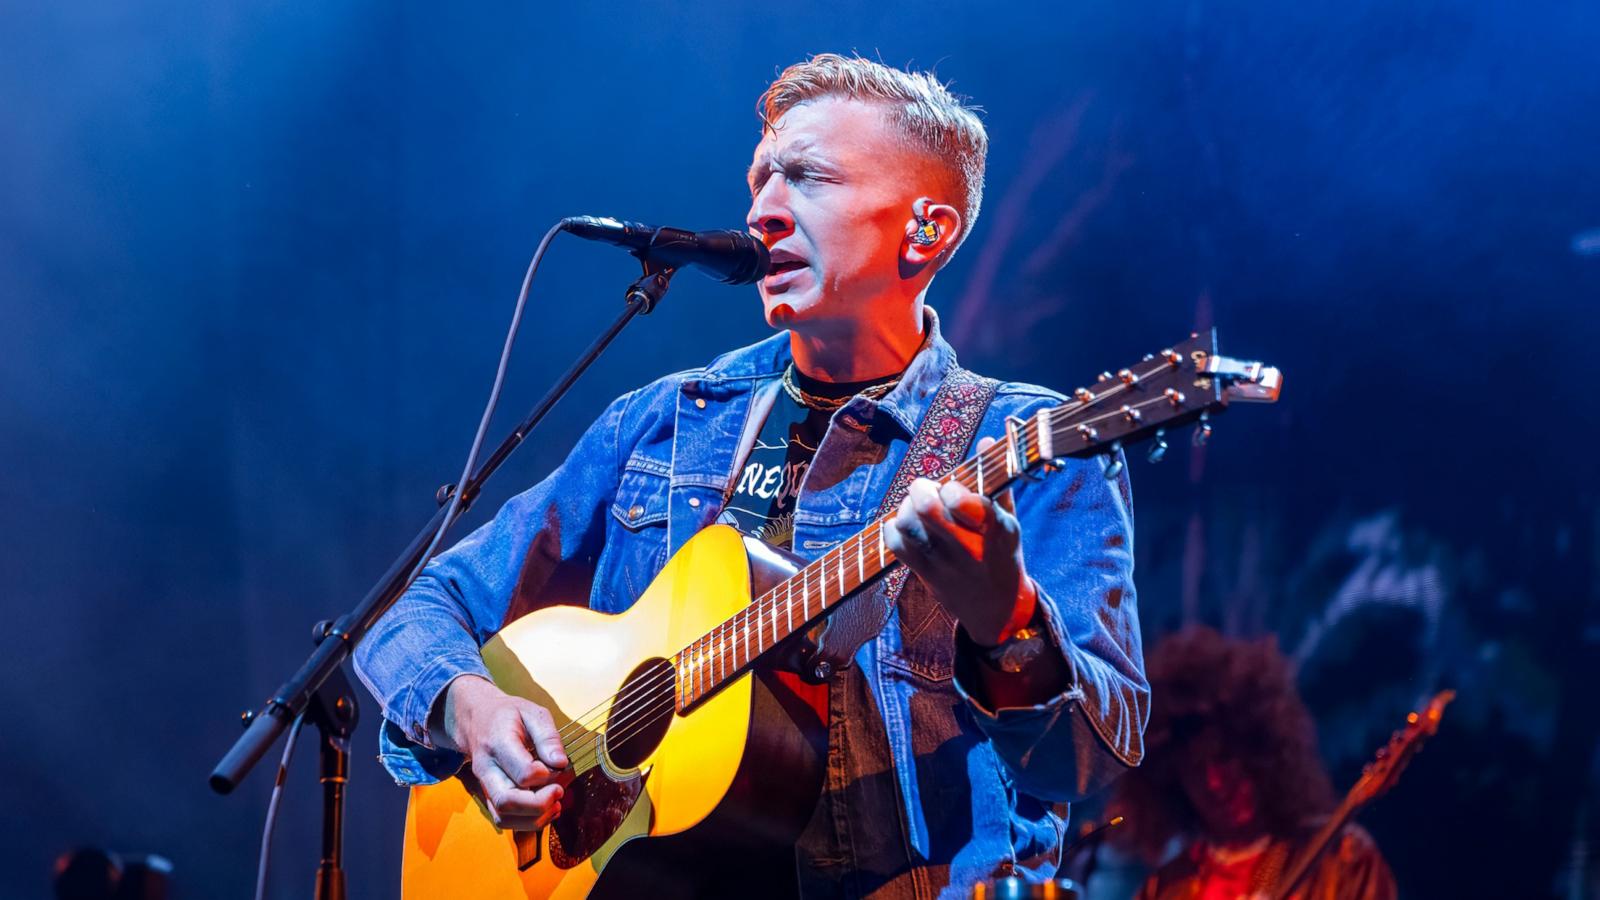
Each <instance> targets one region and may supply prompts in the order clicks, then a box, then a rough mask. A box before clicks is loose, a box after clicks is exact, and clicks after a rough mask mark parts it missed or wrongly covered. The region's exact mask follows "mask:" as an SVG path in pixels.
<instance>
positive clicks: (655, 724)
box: [605, 659, 678, 770]
mask: <svg viewBox="0 0 1600 900" xmlns="http://www.w3.org/2000/svg"><path fill="white" fill-rule="evenodd" d="M677 694H678V681H677V671H676V670H675V669H674V668H673V667H672V663H670V662H668V661H666V660H664V659H652V660H648V661H646V662H644V663H643V664H641V665H640V666H639V668H637V669H634V670H633V673H632V674H630V675H629V676H628V679H627V680H626V681H624V682H623V683H622V690H620V691H618V692H617V699H616V701H615V702H613V703H612V704H611V712H610V713H609V714H608V715H607V716H606V731H605V747H606V756H607V757H608V758H610V760H611V764H612V766H614V767H615V768H617V769H623V770H626V769H632V768H634V767H636V766H638V765H639V764H640V763H641V762H643V761H644V759H645V757H647V756H649V755H650V754H651V752H652V751H654V750H655V749H656V747H657V746H659V745H660V744H661V738H662V737H663V736H665V735H666V733H667V726H668V725H670V724H672V716H673V713H674V712H675V709H676V706H675V702H676V699H677Z"/></svg>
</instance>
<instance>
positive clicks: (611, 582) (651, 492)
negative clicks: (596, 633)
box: [590, 468, 668, 612]
mask: <svg viewBox="0 0 1600 900" xmlns="http://www.w3.org/2000/svg"><path fill="white" fill-rule="evenodd" d="M667 487H668V479H667V476H665V475H659V474H656V473H654V472H644V471H639V470H637V469H632V468H629V469H625V470H623V473H622V477H621V479H619V480H618V482H617V493H616V499H615V500H614V501H613V502H612V504H611V523H610V525H609V526H608V527H607V528H606V543H605V549H604V550H602V551H601V555H600V560H599V562H598V564H597V565H596V567H595V571H596V572H597V573H601V575H602V577H603V578H604V579H605V583H603V584H602V583H598V582H597V583H596V584H595V593H594V596H593V597H592V599H591V604H590V605H591V606H592V607H593V608H595V609H597V610H599V611H601V612H621V611H622V610H625V609H627V608H628V607H630V606H632V605H633V601H635V600H637V599H639V595H640V594H642V593H644V589H645V588H646V587H648V586H649V585H650V581H651V579H653V578H655V576H656V573H657V572H659V571H661V567H662V566H664V565H666V562H667V521H668V519H667V512H668V506H667Z"/></svg>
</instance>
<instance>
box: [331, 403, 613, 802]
mask: <svg viewBox="0 0 1600 900" xmlns="http://www.w3.org/2000/svg"><path fill="white" fill-rule="evenodd" d="M632 396H633V395H631V394H630V395H627V396H624V397H622V398H620V399H618V400H617V401H616V402H614V403H612V404H611V405H610V406H609V407H608V408H607V409H606V411H605V412H604V413H603V414H602V415H601V416H600V418H599V419H598V420H596V421H595V423H594V424H593V425H591V426H590V427H589V429H588V431H586V432H585V433H584V434H583V436H582V437H581V438H579V440H578V444H577V446H576V447H574V448H573V450H572V452H571V453H570V454H568V455H567V459H566V461H565V462H564V463H562V465H561V467H560V468H558V469H556V470H555V471H554V472H552V473H551V474H550V476H549V477H547V478H545V479H544V480H543V481H541V482H539V483H538V484H537V485H535V486H533V487H532V488H530V489H528V490H527V491H524V492H523V493H521V494H519V495H517V496H516V497H514V498H512V499H511V500H510V501H508V502H507V503H506V504H505V505H504V506H503V507H501V508H500V511H499V512H498V513H497V514H496V515H495V517H494V519H493V520H491V521H490V522H489V523H488V524H486V525H484V526H482V527H481V528H478V529H477V530H476V531H474V532H472V533H471V534H470V535H468V536H467V537H466V538H464V539H463V540H462V541H461V542H460V543H458V544H456V545H455V546H453V547H451V548H450V549H449V550H446V551H445V552H443V553H441V554H439V555H438V556H436V557H434V559H433V560H432V561H431V562H430V563H429V564H428V565H427V567H426V568H424V569H423V571H422V574H421V575H420V576H419V577H418V578H417V580H416V582H415V583H414V584H413V585H412V586H411V588H410V589H409V590H407V591H406V592H405V594H403V595H402V596H401V597H400V599H399V601H397V602H396V603H395V605H394V606H393V607H392V608H391V609H390V610H389V611H388V612H386V613H385V614H384V615H383V617H382V618H380V619H379V620H378V622H377V624H376V625H374V626H373V628H372V629H371V630H370V631H369V632H367V635H366V637H365V638H364V639H363V640H362V641H361V644H360V645H359V646H357V647H356V652H355V663H356V673H357V674H358V675H359V676H360V677H361V680H362V681H363V682H364V683H365V684H366V686H367V688H368V690H370V691H371V692H372V694H373V696H375V697H377V698H378V700H379V702H380V703H381V704H382V706H383V718H384V721H383V727H382V730H381V733H380V735H379V749H380V756H379V758H380V759H381V760H382V762H383V764H384V767H385V768H387V769H388V770H389V773H390V774H391V775H393V776H394V777H395V779H396V780H397V781H399V782H400V783H402V784H431V783H434V782H436V781H439V780H441V779H443V778H448V777H449V776H451V775H453V774H454V773H455V772H456V771H457V770H458V769H460V768H461V765H462V762H463V757H462V755H461V754H459V753H455V752H453V751H449V750H444V749H442V748H437V747H435V746H434V745H433V743H432V740H431V739H430V737H429V735H428V715H429V712H430V711H431V710H432V709H433V706H434V704H435V702H437V700H438V698H439V695H440V694H441V693H442V692H443V691H444V689H445V687H446V686H447V685H449V683H450V682H451V681H452V680H454V679H455V678H457V677H458V676H461V675H469V674H471V675H484V676H485V677H487V670H486V669H485V668H484V664H483V660H482V658H481V657H480V656H479V653H478V648H479V647H480V646H481V645H482V644H483V643H484V642H485V641H487V640H488V639H489V638H490V637H491V636H492V635H493V634H494V633H495V632H496V631H498V630H499V629H500V628H501V627H502V626H503V625H504V624H505V622H506V620H507V618H508V614H509V613H510V612H511V604H512V599H513V596H514V595H520V594H534V595H537V594H538V593H539V592H540V591H541V590H542V589H543V588H545V587H546V586H548V585H552V584H554V583H556V582H558V581H559V582H568V580H569V579H571V580H572V581H575V582H578V583H587V582H588V580H589V578H590V576H591V575H592V570H593V565H594V560H595V558H596V557H597V556H598V554H599V550H600V545H601V543H602V542H603V538H604V533H605V532H604V526H603V520H604V511H605V510H606V509H607V508H608V507H609V506H610V504H611V500H612V496H611V495H612V494H613V493H615V490H616V484H617V472H618V471H619V470H620V468H621V465H620V462H619V461H618V455H619V451H618V439H619V432H620V429H621V427H622V423H623V421H624V419H625V411H626V409H627V406H628V401H629V400H630V399H631V398H632ZM608 463H609V464H610V465H609V466H608V465H607V464H608ZM585 569H587V571H585ZM519 579H520V581H519Z"/></svg>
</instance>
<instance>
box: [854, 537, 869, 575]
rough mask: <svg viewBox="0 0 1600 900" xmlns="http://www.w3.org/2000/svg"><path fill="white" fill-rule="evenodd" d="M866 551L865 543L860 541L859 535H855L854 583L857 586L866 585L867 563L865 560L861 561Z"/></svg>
mask: <svg viewBox="0 0 1600 900" xmlns="http://www.w3.org/2000/svg"><path fill="white" fill-rule="evenodd" d="M866 549H867V545H866V542H865V541H863V540H862V539H861V535H856V583H857V584H866V583H867V563H866V560H864V559H862V555H863V551H865V550H866Z"/></svg>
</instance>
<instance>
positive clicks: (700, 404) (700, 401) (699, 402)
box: [694, 397, 706, 409]
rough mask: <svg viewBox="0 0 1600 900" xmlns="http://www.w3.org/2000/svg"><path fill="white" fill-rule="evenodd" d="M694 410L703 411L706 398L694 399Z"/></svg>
mask: <svg viewBox="0 0 1600 900" xmlns="http://www.w3.org/2000/svg"><path fill="white" fill-rule="evenodd" d="M694 408H695V409H705V408H706V398H704V397H696V398H694Z"/></svg>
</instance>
